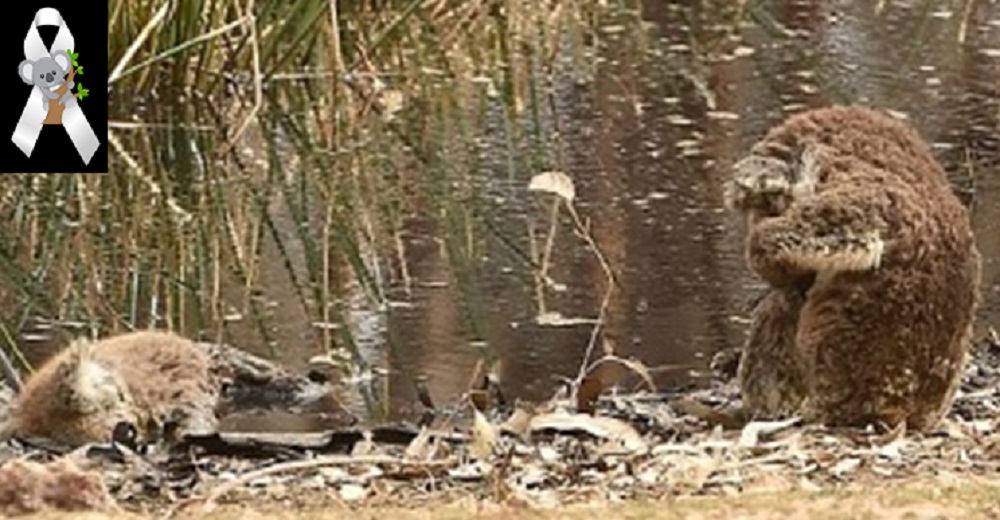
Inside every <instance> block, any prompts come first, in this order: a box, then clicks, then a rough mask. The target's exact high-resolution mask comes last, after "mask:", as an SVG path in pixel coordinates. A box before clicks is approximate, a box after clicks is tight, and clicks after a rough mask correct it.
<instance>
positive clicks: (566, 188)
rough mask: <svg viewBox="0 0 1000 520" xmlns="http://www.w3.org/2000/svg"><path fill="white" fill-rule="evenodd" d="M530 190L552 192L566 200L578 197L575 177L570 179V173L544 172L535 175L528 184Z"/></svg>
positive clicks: (571, 200) (569, 200) (570, 200)
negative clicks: (574, 183)
mask: <svg viewBox="0 0 1000 520" xmlns="http://www.w3.org/2000/svg"><path fill="white" fill-rule="evenodd" d="M528 191H544V192H548V193H552V194H554V195H558V196H560V197H562V198H563V199H565V200H566V202H573V199H574V198H575V197H576V187H575V186H574V185H573V179H570V178H569V175H566V174H565V173H563V172H544V173H539V174H538V175H535V176H534V177H532V178H531V182H530V183H529V184H528Z"/></svg>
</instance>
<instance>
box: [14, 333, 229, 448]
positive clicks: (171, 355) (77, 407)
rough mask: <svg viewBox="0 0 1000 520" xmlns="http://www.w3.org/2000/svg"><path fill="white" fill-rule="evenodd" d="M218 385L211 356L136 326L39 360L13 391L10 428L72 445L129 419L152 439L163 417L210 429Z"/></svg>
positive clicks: (187, 427)
mask: <svg viewBox="0 0 1000 520" xmlns="http://www.w3.org/2000/svg"><path fill="white" fill-rule="evenodd" d="M217 392H218V389H217V385H216V384H215V382H214V381H213V377H212V376H211V374H210V369H209V357H208V355H207V353H206V352H205V351H204V349H201V348H199V347H198V346H197V345H195V344H194V343H193V342H191V341H189V340H187V339H185V338H182V337H180V336H177V335H175V334H171V333H166V332H153V331H144V332H133V333H128V334H123V335H120V336H114V337H110V338H106V339H103V340H101V341H97V342H95V343H90V342H87V341H76V342H74V343H73V344H71V345H70V346H69V347H68V348H67V349H66V350H64V351H63V352H60V353H59V354H57V355H55V356H53V357H52V358H51V359H49V360H48V361H47V362H46V363H45V364H43V365H42V366H41V367H40V368H39V369H38V371H37V372H35V373H34V374H33V375H32V376H31V377H30V378H29V379H28V381H27V382H26V383H25V385H24V389H23V390H22V392H21V393H20V394H19V395H18V397H17V399H16V401H15V403H14V409H13V413H12V416H11V419H10V422H9V424H8V425H7V433H8V434H9V435H13V436H18V437H46V438H50V439H54V440H57V441H61V442H65V443H69V444H83V443H87V442H107V441H109V440H110V439H111V433H112V431H113V429H114V426H115V425H116V424H117V423H119V422H121V421H127V422H130V423H132V424H134V425H135V426H136V427H137V428H138V429H139V435H140V440H143V441H151V440H154V439H156V438H157V437H158V436H159V434H160V433H161V428H162V426H163V425H164V423H166V422H168V421H171V422H177V423H178V425H179V427H180V429H181V431H211V430H213V429H214V428H215V424H216V417H215V412H214V408H215V406H216V403H217Z"/></svg>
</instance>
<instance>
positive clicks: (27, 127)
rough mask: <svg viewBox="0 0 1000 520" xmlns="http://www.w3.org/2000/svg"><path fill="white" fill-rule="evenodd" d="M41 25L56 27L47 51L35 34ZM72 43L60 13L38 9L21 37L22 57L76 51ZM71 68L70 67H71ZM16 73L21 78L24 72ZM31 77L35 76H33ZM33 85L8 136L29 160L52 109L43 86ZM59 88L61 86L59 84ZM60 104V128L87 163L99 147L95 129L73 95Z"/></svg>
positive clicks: (49, 9)
mask: <svg viewBox="0 0 1000 520" xmlns="http://www.w3.org/2000/svg"><path fill="white" fill-rule="evenodd" d="M43 25H51V26H55V27H58V28H59V32H58V33H57V34H56V39H55V40H54V41H53V42H52V47H51V48H49V49H46V48H45V43H44V42H42V37H41V35H40V34H38V27H39V26H43ZM75 43H76V42H75V40H74V39H73V33H71V32H70V30H69V27H68V26H67V25H66V21H65V20H63V18H62V15H60V14H59V11H57V10H55V9H53V8H51V7H45V8H42V9H39V10H38V13H36V14H35V19H34V20H33V21H32V22H31V28H30V29H28V34H27V35H26V36H25V37H24V58H25V59H26V60H30V61H31V62H33V63H37V60H39V59H41V58H51V57H52V53H53V52H56V51H58V50H62V51H65V50H67V49H73V50H74V52H75V51H76V45H75ZM22 65H23V64H22ZM70 67H72V64H71V65H70ZM22 68H23V67H22ZM19 72H20V73H21V74H22V77H24V76H23V74H24V73H23V71H19ZM33 72H34V71H33ZM33 76H35V74H32V77H33ZM40 77H41V78H42V79H43V80H44V79H45V78H44V75H41V76H40ZM35 85H36V86H33V87H32V88H31V95H30V96H28V101H27V102H25V104H24V111H23V112H21V119H20V120H18V122H17V128H16V129H15V130H14V135H13V136H11V140H13V141H14V144H16V145H17V147H18V148H20V149H21V151H22V152H24V155H26V156H28V157H31V152H32V150H34V149H35V142H36V141H37V140H38V135H39V134H40V133H41V132H42V123H43V121H45V117H46V116H47V115H48V111H49V110H51V109H52V108H51V105H50V106H46V105H49V103H48V99H45V98H48V97H51V96H46V95H45V94H44V93H43V92H42V88H43V87H42V86H41V85H39V84H38V83H36V84H35ZM58 86H62V82H60V83H59V85H58ZM69 89H72V85H70V87H69ZM67 92H68V91H67ZM59 102H60V103H63V104H65V106H66V108H65V110H64V111H63V114H62V126H63V128H65V129H66V133H67V134H69V138H70V140H71V141H73V146H75V147H76V151H77V153H79V154H80V158H81V159H83V163H84V164H89V163H90V159H91V158H92V157H93V156H94V152H96V151H97V147H98V146H99V145H100V143H99V142H98V140H97V134H95V133H94V129H93V128H91V127H90V122H88V121H87V117H86V116H85V115H84V114H83V111H82V110H80V106H79V104H78V102H77V99H76V97H74V96H73V95H72V94H69V95H64V96H63V98H62V99H60V100H59Z"/></svg>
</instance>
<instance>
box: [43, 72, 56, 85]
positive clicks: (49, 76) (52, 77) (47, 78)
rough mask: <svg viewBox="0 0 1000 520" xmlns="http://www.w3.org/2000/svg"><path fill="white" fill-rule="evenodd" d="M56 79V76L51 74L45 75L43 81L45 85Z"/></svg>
mask: <svg viewBox="0 0 1000 520" xmlns="http://www.w3.org/2000/svg"><path fill="white" fill-rule="evenodd" d="M54 79H56V75H55V74H52V73H51V72H50V73H48V74H46V75H45V81H46V82H47V83H52V80H54Z"/></svg>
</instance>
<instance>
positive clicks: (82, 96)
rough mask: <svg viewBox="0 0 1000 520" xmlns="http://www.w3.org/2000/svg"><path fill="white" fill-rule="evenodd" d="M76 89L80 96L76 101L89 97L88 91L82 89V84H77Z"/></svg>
mask: <svg viewBox="0 0 1000 520" xmlns="http://www.w3.org/2000/svg"><path fill="white" fill-rule="evenodd" d="M76 87H77V89H76V90H77V92H78V93H79V94H80V96H79V98H78V99H83V98H85V97H87V96H89V95H90V89H86V88H83V84H81V83H77V84H76Z"/></svg>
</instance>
